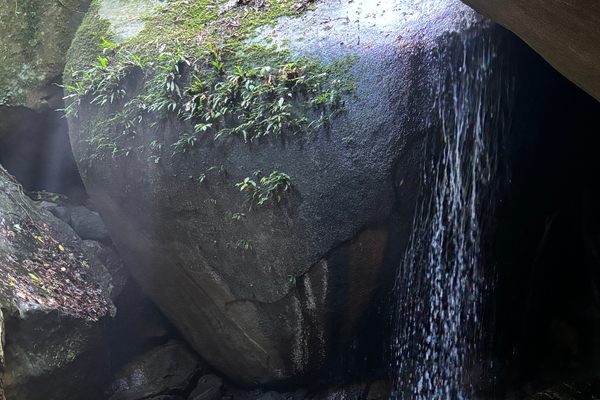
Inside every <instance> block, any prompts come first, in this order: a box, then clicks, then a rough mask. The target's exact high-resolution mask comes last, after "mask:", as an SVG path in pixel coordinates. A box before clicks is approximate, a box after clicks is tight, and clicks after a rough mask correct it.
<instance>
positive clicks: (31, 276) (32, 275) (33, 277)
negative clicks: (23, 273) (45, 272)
mask: <svg viewBox="0 0 600 400" xmlns="http://www.w3.org/2000/svg"><path fill="white" fill-rule="evenodd" d="M28 275H29V277H30V278H31V279H33V280H34V281H35V282H38V283H40V282H41V281H42V280H41V279H40V278H38V277H37V275H35V274H34V273H31V272H29V274H28Z"/></svg>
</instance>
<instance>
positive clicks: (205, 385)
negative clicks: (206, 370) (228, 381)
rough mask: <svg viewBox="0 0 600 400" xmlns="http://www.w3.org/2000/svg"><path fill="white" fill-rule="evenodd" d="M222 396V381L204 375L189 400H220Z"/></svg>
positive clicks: (212, 376) (216, 377)
mask: <svg viewBox="0 0 600 400" xmlns="http://www.w3.org/2000/svg"><path fill="white" fill-rule="evenodd" d="M222 396H223V379H221V378H219V377H218V376H216V375H212V374H209V375H204V376H202V377H201V378H200V379H199V380H198V384H197V385H196V388H195V389H194V390H193V391H192V393H191V394H190V396H189V400H220V399H221V397H222Z"/></svg>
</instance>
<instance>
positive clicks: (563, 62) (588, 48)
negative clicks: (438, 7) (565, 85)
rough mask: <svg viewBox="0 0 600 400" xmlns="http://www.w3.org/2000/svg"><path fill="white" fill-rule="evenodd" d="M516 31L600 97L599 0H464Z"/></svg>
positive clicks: (574, 80) (555, 65) (539, 51)
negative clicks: (599, 61) (599, 63)
mask: <svg viewBox="0 0 600 400" xmlns="http://www.w3.org/2000/svg"><path fill="white" fill-rule="evenodd" d="M463 2H464V3H466V4H469V5H470V6H472V7H473V8H475V9H476V10H477V11H479V12H481V13H483V14H485V15H488V16H490V17H491V18H492V19H494V20H495V21H497V22H499V23H500V24H502V25H504V26H505V27H507V28H508V29H510V30H511V31H513V32H515V33H516V34H517V35H518V36H520V37H521V38H522V39H523V40H525V42H527V43H528V44H529V45H530V46H531V47H532V48H533V49H534V50H536V51H537V52H538V53H540V54H541V55H542V57H544V58H545V59H546V60H547V61H548V62H549V63H550V64H552V66H554V67H555V68H556V69H557V70H558V71H559V72H561V73H562V74H563V75H564V76H566V77H567V78H568V79H570V80H571V81H572V82H574V83H575V84H576V85H578V86H579V87H581V88H582V89H584V90H585V91H586V92H588V93H589V94H591V95H592V96H594V97H595V98H596V99H598V100H600V69H599V68H598V59H600V32H599V31H598V26H599V25H600V3H598V2H597V1H596V0H579V1H577V2H560V1H559V2H548V1H545V0H502V1H499V0H496V1H490V0H463Z"/></svg>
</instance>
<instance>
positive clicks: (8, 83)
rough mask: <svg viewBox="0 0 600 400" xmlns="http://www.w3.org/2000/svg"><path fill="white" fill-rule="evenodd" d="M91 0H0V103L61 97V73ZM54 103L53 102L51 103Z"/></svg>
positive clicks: (36, 104) (43, 103)
mask: <svg viewBox="0 0 600 400" xmlns="http://www.w3.org/2000/svg"><path fill="white" fill-rule="evenodd" d="M89 2H90V0H61V1H37V0H14V1H12V0H11V1H3V2H2V4H0V106H2V105H13V106H14V105H20V106H26V107H29V108H32V109H34V110H41V109H44V108H47V107H48V106H51V107H52V106H56V105H57V104H60V102H61V96H60V93H61V91H60V88H59V87H58V86H57V85H56V84H59V83H60V82H61V79H60V77H61V76H62V72H63V69H64V66H65V55H66V54H67V50H68V48H69V45H70V44H71V39H72V38H73V35H74V34H75V31H76V30H77V27H78V26H79V23H80V22H81V19H82V18H83V15H84V13H85V10H86V9H87V7H88V5H89ZM52 108H55V107H52Z"/></svg>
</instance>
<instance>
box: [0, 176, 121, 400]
mask: <svg viewBox="0 0 600 400" xmlns="http://www.w3.org/2000/svg"><path fill="white" fill-rule="evenodd" d="M86 259H87V255H86V253H85V249H84V247H83V243H82V242H81V240H80V239H79V238H78V237H77V235H75V233H74V232H73V230H72V229H71V228H70V227H69V226H68V225H66V224H65V223H63V222H62V221H60V220H58V219H57V218H55V217H54V216H53V215H52V214H51V213H49V212H48V211H47V210H44V209H41V208H39V207H35V205H34V203H33V202H32V201H31V200H30V199H29V198H27V197H26V196H25V195H24V194H23V191H22V188H21V187H20V186H19V185H18V184H17V183H16V182H15V181H14V180H13V178H12V177H11V176H10V175H8V174H7V173H6V171H5V170H4V169H2V168H1V167H0V309H2V318H0V325H1V327H0V331H1V334H2V335H3V336H4V338H5V340H4V343H3V345H0V347H2V350H1V351H0V362H2V359H3V364H4V376H3V379H2V380H3V386H4V392H5V395H6V398H8V399H20V400H59V399H60V400H64V399H77V398H89V399H95V398H96V394H97V393H101V388H102V387H103V386H104V385H105V383H106V382H105V378H107V376H105V375H106V372H107V371H108V362H109V360H108V351H107V341H106V337H107V336H108V335H107V329H106V327H107V325H108V324H107V322H108V321H107V320H108V319H110V317H111V314H112V313H113V305H112V303H111V301H110V299H109V298H108V296H107V290H106V289H107V287H108V285H109V284H110V280H108V281H98V280H97V275H96V273H95V272H96V271H97V270H99V269H101V268H102V269H103V267H102V266H101V265H99V264H97V262H96V261H95V260H90V261H89V263H88V264H87V265H84V264H83V260H86ZM108 279H110V278H108ZM2 354H3V356H2ZM1 386H2V384H1V383H0V391H1Z"/></svg>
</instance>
